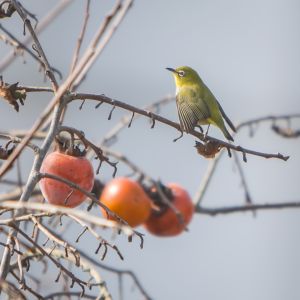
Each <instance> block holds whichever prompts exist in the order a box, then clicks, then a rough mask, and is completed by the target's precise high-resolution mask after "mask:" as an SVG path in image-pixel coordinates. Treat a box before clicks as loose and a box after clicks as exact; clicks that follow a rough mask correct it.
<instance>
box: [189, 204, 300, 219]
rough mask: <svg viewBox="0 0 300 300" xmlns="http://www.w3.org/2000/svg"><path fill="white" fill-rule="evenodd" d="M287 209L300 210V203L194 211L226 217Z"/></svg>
mask: <svg viewBox="0 0 300 300" xmlns="http://www.w3.org/2000/svg"><path fill="white" fill-rule="evenodd" d="M289 208H300V202H286V203H284V202H282V203H266V204H250V205H244V206H228V207H219V208H208V207H203V206H198V207H196V208H195V209H196V210H195V211H196V212H197V213H199V214H204V215H210V216H216V215H222V214H224V215H226V214H232V213H238V212H247V211H250V212H253V211H258V210H276V209H289Z"/></svg>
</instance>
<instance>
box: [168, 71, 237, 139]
mask: <svg viewBox="0 0 300 300" xmlns="http://www.w3.org/2000/svg"><path fill="white" fill-rule="evenodd" d="M167 70H169V71H171V72H172V73H173V75H174V78H175V84H176V104H177V110H178V116H179V121H180V127H181V130H182V131H185V132H187V133H189V132H191V131H192V130H193V129H194V127H195V126H196V125H199V126H200V125H208V128H209V126H210V124H213V125H215V126H217V127H218V128H220V129H221V131H222V132H223V134H224V136H225V137H226V138H227V139H228V140H230V141H233V138H232V136H231V134H230V133H229V132H228V130H227V128H226V127H225V124H224V120H225V121H226V122H227V124H228V125H229V127H230V128H231V129H232V130H233V131H234V132H235V131H236V129H235V127H234V125H233V124H232V122H231V121H230V119H229V118H228V117H227V115H226V114H225V112H224V110H223V108H222V107H221V105H220V103H219V102H218V100H217V99H216V98H215V96H214V95H213V93H212V92H211V91H210V90H209V88H208V87H207V86H206V85H205V84H204V82H203V81H202V79H201V78H200V76H199V75H198V73H197V72H196V71H195V70H193V69H192V68H190V67H186V66H184V67H179V68H176V69H172V68H167ZM223 118H224V120H223ZM207 131H208V129H207ZM206 133H207V132H206Z"/></svg>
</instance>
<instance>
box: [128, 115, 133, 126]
mask: <svg viewBox="0 0 300 300" xmlns="http://www.w3.org/2000/svg"><path fill="white" fill-rule="evenodd" d="M133 117H134V112H132V116H131V119H130V121H129V123H128V128H130V127H131V124H132V121H133Z"/></svg>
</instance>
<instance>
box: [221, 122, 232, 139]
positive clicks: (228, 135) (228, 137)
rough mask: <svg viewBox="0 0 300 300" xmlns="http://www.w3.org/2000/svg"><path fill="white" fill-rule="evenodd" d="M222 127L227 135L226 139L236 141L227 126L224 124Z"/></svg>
mask: <svg viewBox="0 0 300 300" xmlns="http://www.w3.org/2000/svg"><path fill="white" fill-rule="evenodd" d="M220 129H221V130H222V132H223V134H224V135H225V137H226V139H227V140H229V141H232V142H234V139H233V137H232V136H231V134H230V133H229V131H228V130H227V128H226V127H225V125H224V126H222V127H220Z"/></svg>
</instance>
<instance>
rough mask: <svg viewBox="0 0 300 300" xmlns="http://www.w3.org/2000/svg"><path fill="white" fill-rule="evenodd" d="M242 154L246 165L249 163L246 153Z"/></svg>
mask: <svg viewBox="0 0 300 300" xmlns="http://www.w3.org/2000/svg"><path fill="white" fill-rule="evenodd" d="M242 153H243V161H244V162H245V163H246V162H247V157H246V152H245V151H243V152H242Z"/></svg>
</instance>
